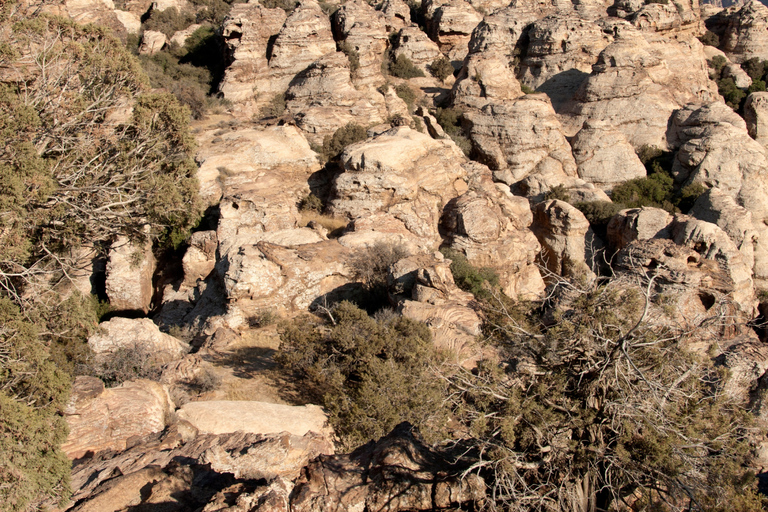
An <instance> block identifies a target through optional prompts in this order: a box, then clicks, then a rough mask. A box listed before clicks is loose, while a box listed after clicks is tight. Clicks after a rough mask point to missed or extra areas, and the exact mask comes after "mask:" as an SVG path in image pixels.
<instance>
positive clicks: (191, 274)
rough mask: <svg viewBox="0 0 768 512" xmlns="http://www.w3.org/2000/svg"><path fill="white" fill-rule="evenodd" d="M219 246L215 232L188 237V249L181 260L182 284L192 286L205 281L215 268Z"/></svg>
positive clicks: (199, 233) (194, 234)
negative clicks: (182, 270)
mask: <svg viewBox="0 0 768 512" xmlns="http://www.w3.org/2000/svg"><path fill="white" fill-rule="evenodd" d="M218 245H219V240H218V237H217V236H216V231H197V232H195V233H192V236H191V237H189V247H187V251H186V252H185V253H184V257H183V258H182V260H181V263H182V267H183V269H184V284H185V285H187V286H194V285H195V284H197V282H198V281H199V280H205V279H206V278H207V277H208V275H210V273H211V271H212V270H213V267H215V266H216V249H217V247H218Z"/></svg>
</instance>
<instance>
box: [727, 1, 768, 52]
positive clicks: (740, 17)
mask: <svg viewBox="0 0 768 512" xmlns="http://www.w3.org/2000/svg"><path fill="white" fill-rule="evenodd" d="M718 17H719V18H720V21H719V23H720V24H722V25H724V26H725V30H724V33H723V35H722V36H721V37H720V48H721V49H722V50H723V51H724V52H725V54H726V55H728V58H729V59H730V60H732V61H733V62H736V63H737V64H741V63H742V62H744V61H745V60H748V59H751V58H752V57H758V58H759V59H761V60H765V59H768V34H766V28H768V8H767V7H765V6H764V5H763V4H762V3H760V2H759V1H757V0H747V1H746V2H744V3H737V4H735V5H733V6H731V7H729V8H728V9H726V10H724V11H723V12H721V13H720V14H719V16H718Z"/></svg>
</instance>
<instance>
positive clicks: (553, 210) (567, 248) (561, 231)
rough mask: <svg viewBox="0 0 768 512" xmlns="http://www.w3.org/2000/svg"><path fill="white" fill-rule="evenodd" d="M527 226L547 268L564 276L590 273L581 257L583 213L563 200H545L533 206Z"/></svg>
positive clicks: (585, 226) (585, 224) (585, 223)
mask: <svg viewBox="0 0 768 512" xmlns="http://www.w3.org/2000/svg"><path fill="white" fill-rule="evenodd" d="M531 229H532V231H533V233H534V234H535V235H536V238H538V240H539V243H541V255H540V258H541V261H542V263H543V265H544V266H546V267H547V269H548V270H549V271H550V272H553V273H555V274H557V275H560V276H564V277H575V276H581V275H591V273H592V271H591V270H590V269H589V267H588V266H587V264H586V257H585V240H586V236H587V231H589V221H588V220H587V219H586V217H584V214H583V213H581V212H580V211H579V210H577V209H576V208H575V207H573V206H571V205H570V204H568V203H566V202H564V201H559V200H557V199H553V200H550V201H545V202H542V203H539V204H537V205H536V206H535V207H534V209H533V224H532V225H531Z"/></svg>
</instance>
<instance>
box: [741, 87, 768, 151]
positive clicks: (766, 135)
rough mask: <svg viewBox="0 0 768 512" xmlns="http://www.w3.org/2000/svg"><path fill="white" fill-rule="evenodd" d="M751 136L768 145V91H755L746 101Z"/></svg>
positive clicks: (745, 113)
mask: <svg viewBox="0 0 768 512" xmlns="http://www.w3.org/2000/svg"><path fill="white" fill-rule="evenodd" d="M744 120H745V121H746V122H747V130H748V131H749V136H750V137H752V138H753V139H755V140H756V141H757V142H759V143H760V144H762V146H763V147H768V92H753V93H752V94H750V95H749V96H748V97H747V101H746V102H745V103H744Z"/></svg>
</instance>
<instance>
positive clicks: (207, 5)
mask: <svg viewBox="0 0 768 512" xmlns="http://www.w3.org/2000/svg"><path fill="white" fill-rule="evenodd" d="M190 1H191V3H192V5H194V6H196V7H198V9H199V10H198V11H197V15H196V16H195V22H196V23H211V24H212V25H215V26H217V27H218V26H220V25H221V23H222V22H223V21H224V18H226V17H227V15H228V14H229V11H230V10H231V9H232V4H233V3H235V2H236V0H190Z"/></svg>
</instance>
